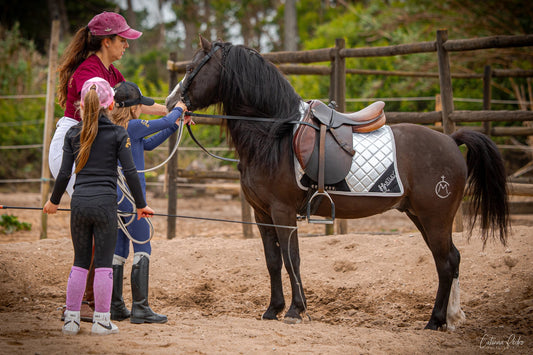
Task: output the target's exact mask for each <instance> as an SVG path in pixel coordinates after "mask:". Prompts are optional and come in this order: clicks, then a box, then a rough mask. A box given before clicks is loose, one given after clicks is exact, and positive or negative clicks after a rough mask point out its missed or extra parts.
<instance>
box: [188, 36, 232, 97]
mask: <svg viewBox="0 0 533 355" xmlns="http://www.w3.org/2000/svg"><path fill="white" fill-rule="evenodd" d="M222 47H223V45H222V44H220V43H214V44H213V46H211V50H210V51H209V53H207V55H206V56H205V57H203V58H202V61H201V62H200V64H198V65H197V66H196V68H194V70H193V71H192V72H191V74H190V75H188V74H187V81H186V82H185V84H184V85H183V88H182V90H181V98H182V101H183V103H184V104H185V105H186V106H187V107H191V99H190V97H189V95H188V94H187V91H188V90H189V87H190V86H191V83H192V80H193V79H194V77H195V76H196V75H197V74H198V73H199V72H200V70H201V69H202V67H203V66H204V65H205V64H206V63H207V62H208V61H209V60H210V59H211V58H212V57H213V55H214V54H215V53H216V51H218V50H219V49H220V48H222Z"/></svg>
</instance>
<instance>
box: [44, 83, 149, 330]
mask: <svg viewBox="0 0 533 355" xmlns="http://www.w3.org/2000/svg"><path fill="white" fill-rule="evenodd" d="M81 97H82V101H81V109H82V117H83V120H82V122H80V123H79V124H77V125H75V126H73V127H72V128H70V129H69V131H68V132H67V134H66V136H65V143H64V146H63V160H62V163H61V169H60V171H59V174H58V176H57V179H56V182H55V184H54V189H53V191H52V195H51V197H50V200H49V201H48V202H46V204H45V205H44V208H43V212H44V213H49V214H53V213H56V212H57V208H58V205H59V201H60V199H61V196H62V195H63V193H64V192H65V189H66V187H67V184H68V182H69V179H70V176H71V174H72V165H73V164H74V163H75V170H74V172H75V173H76V182H75V184H74V193H73V194H72V200H71V217H70V218H71V220H70V226H71V235H72V243H73V246H74V265H73V266H72V269H71V271H70V275H69V279H68V284H67V302H66V304H67V309H66V311H65V324H64V325H63V333H64V334H71V335H74V334H77V333H78V331H79V329H80V308H81V301H82V298H83V293H84V291H85V282H86V278H87V272H88V269H89V265H90V263H91V254H92V243H93V235H94V244H95V252H94V263H95V277H94V286H93V287H94V293H95V295H94V300H95V312H94V315H93V326H92V330H91V332H92V333H93V334H98V335H105V334H111V333H118V328H117V326H116V325H114V324H113V323H111V321H110V313H109V310H110V304H111V293H112V288H113V269H112V268H111V265H112V261H113V252H114V249H115V243H116V237H117V203H116V199H117V192H116V191H117V160H118V161H120V163H121V165H122V169H123V172H124V176H125V177H126V181H127V182H128V186H129V188H130V190H131V192H132V194H133V197H134V199H135V205H136V207H137V218H141V217H149V216H151V215H152V214H153V213H154V211H153V210H152V209H151V208H150V207H148V206H147V205H146V201H145V199H144V196H143V193H142V189H141V184H140V182H139V176H138V175H137V169H136V167H135V164H134V163H133V158H132V155H131V149H130V146H131V143H130V140H129V137H128V134H127V132H126V130H125V129H124V128H123V127H119V126H115V125H114V124H113V123H111V121H110V120H109V119H108V117H107V114H108V110H110V109H112V108H113V104H114V101H113V89H112V88H111V86H110V85H109V83H108V82H107V81H105V80H104V79H102V78H97V77H95V78H92V79H89V80H87V81H86V82H85V84H84V85H83V88H82V91H81Z"/></svg>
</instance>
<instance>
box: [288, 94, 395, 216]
mask: <svg viewBox="0 0 533 355" xmlns="http://www.w3.org/2000/svg"><path fill="white" fill-rule="evenodd" d="M308 103H309V110H308V111H307V112H306V113H305V116H304V118H303V119H302V121H301V122H302V123H301V124H300V126H299V127H298V129H297V130H296V132H295V134H294V138H293V148H294V152H295V154H296V158H297V159H298V162H299V163H300V166H301V167H302V169H303V170H304V172H305V174H306V175H307V176H308V177H309V178H310V179H311V180H313V181H314V182H316V183H317V186H318V189H317V192H316V193H315V195H313V197H311V199H310V200H309V201H308V213H307V217H308V220H309V221H310V222H311V220H310V218H309V215H310V212H309V205H310V202H311V200H313V199H314V197H315V196H316V195H317V194H322V195H326V196H327V197H328V198H329V200H330V201H331V205H332V219H331V220H328V222H331V223H332V221H333V219H334V218H335V212H334V211H335V209H334V204H333V201H332V200H331V198H330V197H329V195H328V194H327V192H325V186H326V185H334V184H336V183H338V182H340V181H342V180H343V179H344V178H345V177H346V176H347V175H348V172H349V171H350V167H351V165H352V158H353V156H354V154H355V151H354V149H353V137H352V135H353V133H356V132H357V133H365V132H372V131H374V130H376V129H379V128H380V127H382V126H383V125H384V124H385V121H386V118H385V112H384V111H383V108H384V107H385V103H384V102H383V101H377V102H374V103H373V104H371V105H369V106H367V107H365V108H364V109H362V110H360V111H357V112H353V113H341V112H338V111H335V110H334V109H333V108H331V107H329V106H327V105H326V104H324V103H323V102H321V101H318V100H312V101H309V102H308Z"/></svg>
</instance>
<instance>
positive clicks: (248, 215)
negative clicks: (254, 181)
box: [239, 186, 254, 238]
mask: <svg viewBox="0 0 533 355" xmlns="http://www.w3.org/2000/svg"><path fill="white" fill-rule="evenodd" d="M239 190H240V198H241V217H242V220H243V221H244V222H253V221H252V207H251V206H250V204H249V203H248V201H247V200H246V197H245V196H244V192H243V191H242V186H241V187H240V189H239ZM242 234H243V236H244V238H253V237H254V231H253V229H252V225H251V224H248V223H245V224H243V225H242Z"/></svg>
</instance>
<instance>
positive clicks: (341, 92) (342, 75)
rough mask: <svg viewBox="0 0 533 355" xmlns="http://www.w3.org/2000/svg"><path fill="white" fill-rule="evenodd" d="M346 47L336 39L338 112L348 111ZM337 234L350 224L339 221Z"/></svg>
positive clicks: (341, 40)
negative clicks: (342, 54) (343, 54)
mask: <svg viewBox="0 0 533 355" xmlns="http://www.w3.org/2000/svg"><path fill="white" fill-rule="evenodd" d="M345 47H346V41H345V40H344V38H337V39H335V78H336V79H335V96H334V99H335V102H336V103H337V110H338V111H340V112H345V111H346V59H345V58H344V57H343V56H341V49H344V48H345ZM336 228H337V234H346V233H348V222H347V221H346V220H345V219H337V224H336Z"/></svg>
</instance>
